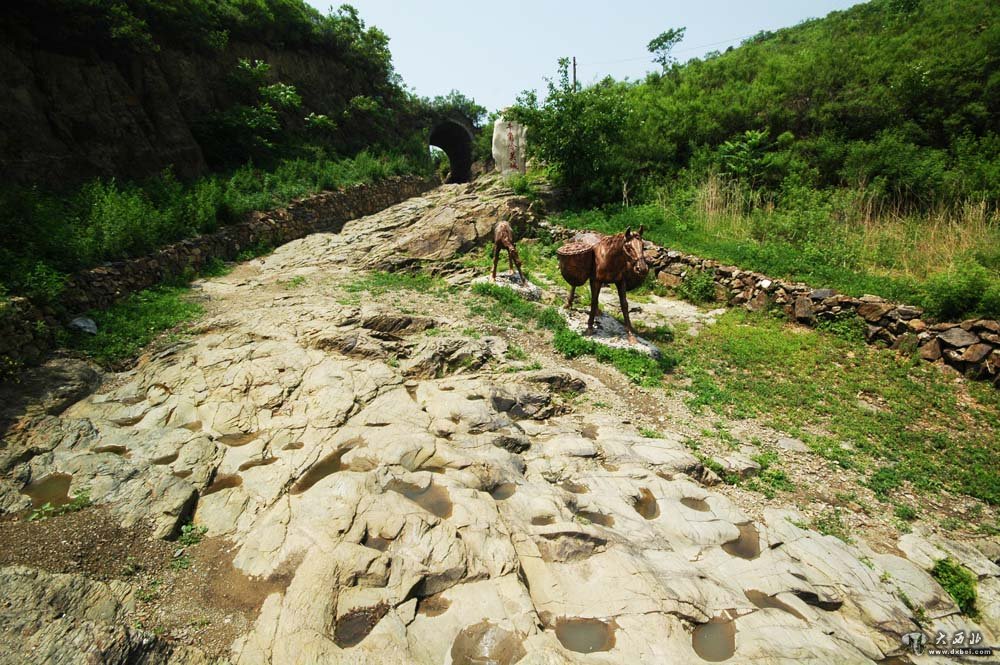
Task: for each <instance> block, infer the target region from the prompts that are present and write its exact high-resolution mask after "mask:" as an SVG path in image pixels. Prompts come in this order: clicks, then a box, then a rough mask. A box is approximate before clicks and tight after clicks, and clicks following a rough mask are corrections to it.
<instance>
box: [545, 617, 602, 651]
mask: <svg viewBox="0 0 1000 665" xmlns="http://www.w3.org/2000/svg"><path fill="white" fill-rule="evenodd" d="M556 637H557V638H559V642H560V643H561V644H562V645H563V646H564V647H566V648H567V649H569V650H570V651H576V652H577V653H593V652H595V651H608V650H610V649H611V648H612V647H614V646H615V625H614V624H613V623H608V622H606V621H601V620H600V619H559V620H558V621H556Z"/></svg>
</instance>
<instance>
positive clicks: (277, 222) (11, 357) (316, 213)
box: [0, 176, 438, 380]
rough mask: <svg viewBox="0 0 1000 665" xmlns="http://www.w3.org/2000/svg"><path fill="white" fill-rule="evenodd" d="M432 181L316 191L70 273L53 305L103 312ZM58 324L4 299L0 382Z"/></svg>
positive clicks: (42, 345)
mask: <svg viewBox="0 0 1000 665" xmlns="http://www.w3.org/2000/svg"><path fill="white" fill-rule="evenodd" d="M437 185H438V181H437V180H436V179H430V178H421V177H417V176H403V177H396V178H389V179H386V180H382V181H379V182H375V183H370V184H359V185H353V186H350V187H347V188H346V189H342V190H338V191H334V192H324V193H322V194H316V195H315V196H310V197H307V198H304V199H302V200H299V201H295V202H293V203H291V204H290V205H288V206H287V207H285V208H281V209H279V210H272V211H269V212H255V213H251V214H250V215H249V216H248V218H247V220H246V221H244V222H240V223H237V224H232V225H229V226H226V227H224V228H222V229H220V230H218V231H216V232H215V233H209V234H205V235H201V236H198V237H196V238H190V239H188V240H182V241H180V242H177V243H174V244H172V245H167V246H166V247H164V248H162V249H160V250H158V251H156V252H154V253H153V254H150V255H147V256H142V257H138V258H134V259H127V260H124V261H116V262H114V263H108V264H105V265H102V266H98V267H97V268H92V269H90V270H85V271H82V272H80V273H77V274H75V275H73V276H72V277H70V279H69V282H68V284H67V288H66V291H65V292H64V294H63V296H62V298H61V300H60V309H61V310H62V311H63V312H65V313H66V314H68V315H69V316H76V315H79V314H83V313H84V312H86V311H87V310H90V309H103V308H105V307H108V306H109V305H111V304H113V303H114V302H116V301H118V300H120V299H121V298H123V297H125V296H127V295H129V294H131V293H135V292H137V291H141V290H142V289H146V288H149V287H152V286H155V285H157V284H160V283H162V282H163V281H164V280H167V279H169V278H171V277H175V276H177V275H181V274H183V273H184V272H185V271H192V270H193V271H198V270H200V269H201V268H202V267H204V266H205V265H206V264H207V263H208V262H209V261H211V260H212V259H216V258H217V259H222V260H232V259H234V258H236V256H237V255H238V254H239V253H240V252H241V251H243V250H246V249H248V248H252V247H256V246H259V245H267V246H271V247H276V246H278V245H281V244H283V243H286V242H289V241H291V240H295V239H296V238H301V237H302V236H305V235H307V234H309V233H314V232H316V231H339V230H340V229H341V228H342V227H343V225H344V223H346V222H347V221H349V220H351V219H355V218H357V217H362V216H364V215H370V214H373V213H376V212H378V211H380V210H383V209H385V208H387V207H389V206H391V205H394V204H396V203H399V202H401V201H404V200H406V199H408V198H410V197H413V196H417V195H419V194H422V193H423V192H425V191H427V190H429V189H431V188H432V187H436V186H437ZM62 323H64V322H63V321H60V320H59V317H58V316H57V315H56V314H55V312H54V311H48V312H43V311H41V310H39V309H38V308H37V307H34V306H33V305H32V304H31V303H30V302H28V301H27V300H25V299H23V298H12V299H11V300H10V302H9V303H8V305H7V306H6V307H5V308H4V309H3V310H2V311H0V380H2V379H3V377H4V375H5V372H4V368H5V367H6V368H9V367H16V366H18V365H22V364H28V365H30V364H35V363H37V362H39V360H40V359H41V358H42V356H43V355H44V351H45V350H46V349H48V348H50V347H51V345H52V341H53V335H52V330H53V329H54V327H55V326H58V325H62Z"/></svg>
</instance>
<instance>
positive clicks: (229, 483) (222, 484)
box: [201, 474, 243, 497]
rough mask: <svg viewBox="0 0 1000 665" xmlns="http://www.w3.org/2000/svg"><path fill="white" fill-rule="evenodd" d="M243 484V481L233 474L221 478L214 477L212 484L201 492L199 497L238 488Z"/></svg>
mask: <svg viewBox="0 0 1000 665" xmlns="http://www.w3.org/2000/svg"><path fill="white" fill-rule="evenodd" d="M242 484H243V479H242V478H240V477H239V476H237V475H235V474H228V475H222V476H216V477H215V480H213V481H212V484H211V485H209V486H208V487H206V488H205V489H204V490H202V492H201V495H202V496H203V497H205V496H208V495H209V494H215V493H216V492H221V491H222V490H228V489H232V488H234V487H239V486H240V485H242Z"/></svg>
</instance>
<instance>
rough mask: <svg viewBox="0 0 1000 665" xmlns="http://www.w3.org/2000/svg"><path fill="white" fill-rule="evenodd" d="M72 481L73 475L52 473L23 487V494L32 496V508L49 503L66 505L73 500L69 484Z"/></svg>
mask: <svg viewBox="0 0 1000 665" xmlns="http://www.w3.org/2000/svg"><path fill="white" fill-rule="evenodd" d="M72 481H73V476H71V475H70V474H68V473H50V474H49V475H47V476H45V477H44V478H39V479H38V480H32V481H31V482H30V483H28V484H27V485H25V486H24V487H22V488H21V494H26V495H28V496H29V497H31V507H32V508H40V507H42V506H44V505H45V504H47V503H48V504H51V505H52V506H64V505H66V504H67V503H69V502H70V501H72V500H73V499H71V498H70V496H69V485H70V483H71V482H72Z"/></svg>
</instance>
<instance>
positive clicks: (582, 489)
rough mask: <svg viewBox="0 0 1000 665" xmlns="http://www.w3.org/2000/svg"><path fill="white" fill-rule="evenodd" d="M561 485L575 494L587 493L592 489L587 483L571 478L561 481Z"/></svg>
mask: <svg viewBox="0 0 1000 665" xmlns="http://www.w3.org/2000/svg"><path fill="white" fill-rule="evenodd" d="M559 487H561V488H563V489H564V490H566V491H567V492H571V493H573V494H586V493H587V492H589V491H590V488H589V487H587V486H586V485H581V484H580V483H574V482H573V481H571V480H567V481H565V482H562V483H559Z"/></svg>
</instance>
